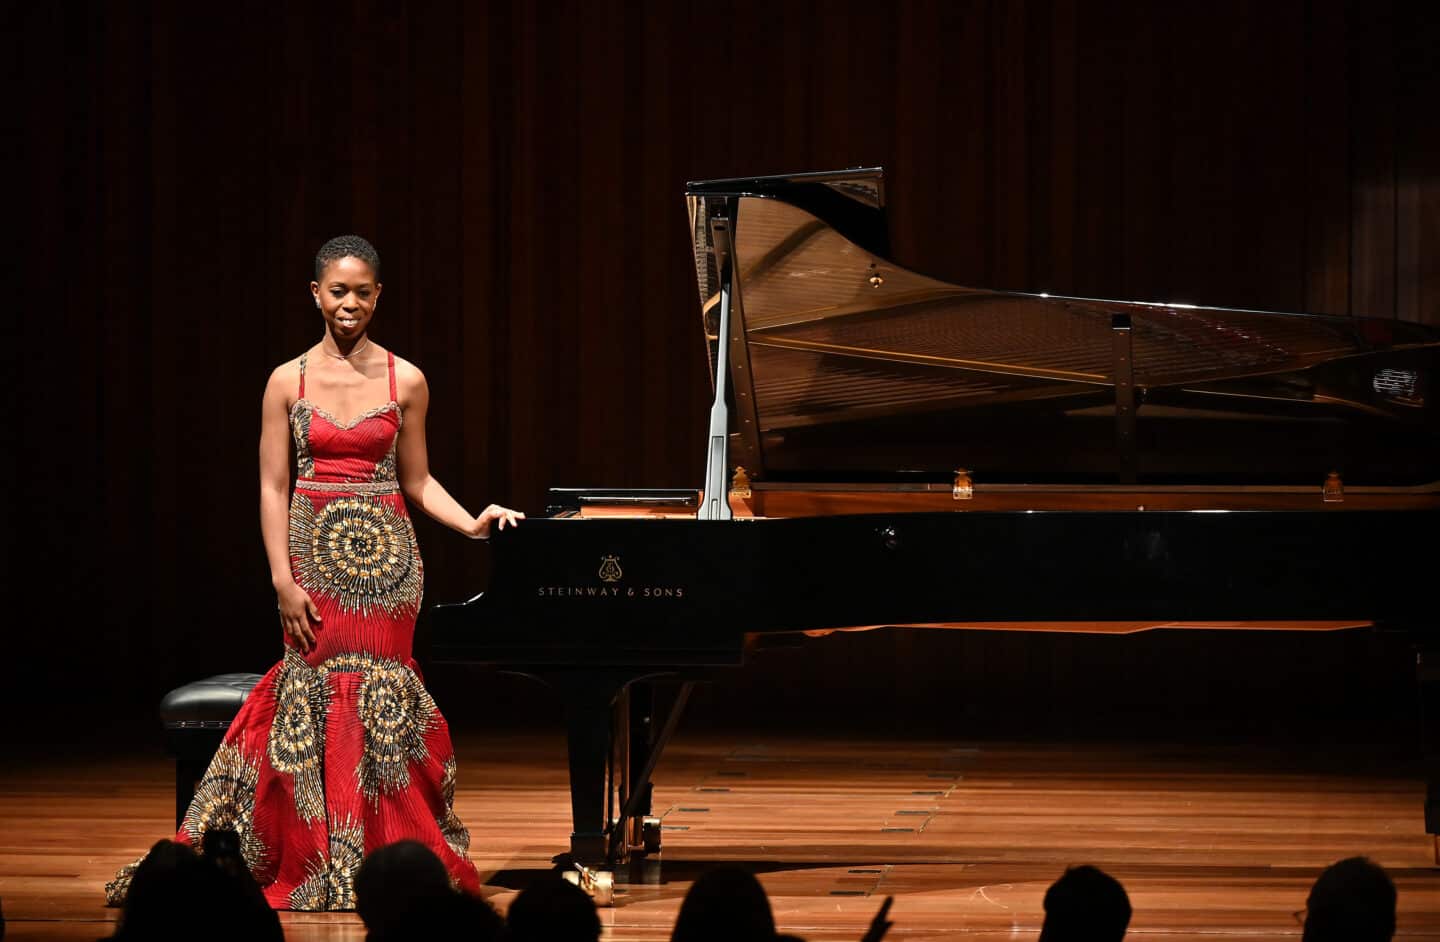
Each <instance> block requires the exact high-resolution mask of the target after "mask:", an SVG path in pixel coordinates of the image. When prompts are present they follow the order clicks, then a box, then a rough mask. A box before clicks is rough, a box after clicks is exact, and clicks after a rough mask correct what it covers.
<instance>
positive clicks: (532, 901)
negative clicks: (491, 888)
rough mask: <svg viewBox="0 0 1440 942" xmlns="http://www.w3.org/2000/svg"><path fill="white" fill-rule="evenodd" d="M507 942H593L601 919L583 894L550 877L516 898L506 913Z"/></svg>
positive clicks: (533, 885)
mask: <svg viewBox="0 0 1440 942" xmlns="http://www.w3.org/2000/svg"><path fill="white" fill-rule="evenodd" d="M505 925H506V926H507V927H508V928H509V930H510V942H595V940H596V939H598V938H600V917H599V916H598V915H597V914H596V912H595V902H594V901H593V900H592V899H590V897H589V896H587V895H586V894H585V891H584V890H582V889H580V888H579V887H578V886H575V885H574V884H573V883H570V882H568V881H566V880H564V879H562V878H561V877H560V876H559V875H558V874H551V875H549V876H547V877H545V878H544V879H542V880H540V881H538V882H536V883H532V884H530V885H529V886H527V887H526V888H525V889H524V890H522V891H521V893H520V895H519V896H517V897H515V902H513V903H511V904H510V909H509V910H508V911H507V912H506V913H505Z"/></svg>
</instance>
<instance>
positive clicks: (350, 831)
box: [290, 819, 365, 912]
mask: <svg viewBox="0 0 1440 942" xmlns="http://www.w3.org/2000/svg"><path fill="white" fill-rule="evenodd" d="M364 858H365V826H364V825H363V824H362V823H361V822H359V821H355V820H352V819H345V820H341V821H333V822H331V824H330V841H329V853H326V852H325V851H324V850H321V851H319V852H317V853H316V855H315V857H314V858H312V859H311V860H310V862H309V863H308V864H306V866H305V874H306V876H305V881H304V882H303V883H301V884H300V885H299V886H297V887H295V889H294V890H292V891H291V892H290V908H291V909H293V910H297V911H301V912H324V911H327V910H335V909H354V908H355V873H356V871H358V870H359V869H360V863H361V862H362V861H363V860H364Z"/></svg>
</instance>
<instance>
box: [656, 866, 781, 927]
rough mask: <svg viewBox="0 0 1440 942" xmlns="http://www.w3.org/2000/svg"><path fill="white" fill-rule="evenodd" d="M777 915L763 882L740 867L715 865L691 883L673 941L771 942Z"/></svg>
mask: <svg viewBox="0 0 1440 942" xmlns="http://www.w3.org/2000/svg"><path fill="white" fill-rule="evenodd" d="M774 938H775V916H774V914H773V913H771V911H770V898H769V897H768V896H766V895H765V889H764V888H763V887H762V886H761V885H760V881H759V880H757V879H755V877H754V876H753V875H752V874H750V873H749V872H747V871H745V870H741V869H740V868H739V867H716V868H715V869H714V870H710V871H708V872H707V873H705V874H703V875H702V876H701V877H700V879H698V880H696V881H695V882H694V883H693V884H692V885H691V886H690V892H688V893H686V894H685V902H683V903H681V904H680V914H679V915H678V916H677V917H676V918H675V928H674V930H673V931H672V932H671V933H670V942H761V940H764V942H770V940H773V939H774Z"/></svg>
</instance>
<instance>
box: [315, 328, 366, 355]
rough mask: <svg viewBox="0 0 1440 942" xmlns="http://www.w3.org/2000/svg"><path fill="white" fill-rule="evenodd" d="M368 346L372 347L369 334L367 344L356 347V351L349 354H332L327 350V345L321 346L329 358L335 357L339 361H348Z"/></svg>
mask: <svg viewBox="0 0 1440 942" xmlns="http://www.w3.org/2000/svg"><path fill="white" fill-rule="evenodd" d="M368 346H370V337H369V335H368V334H367V335H366V337H365V342H364V343H362V344H361V345H360V346H358V347H356V348H355V349H354V350H351V351H350V352H349V353H331V352H330V351H329V350H326V349H325V345H324V344H323V343H322V344H321V345H320V349H321V351H322V352H324V354H325V355H326V356H327V357H334V358H335V359H337V360H348V359H350V358H351V357H353V356H354V355H355V354H357V353H359V352H360V351H361V350H364V349H365V348H366V347H368Z"/></svg>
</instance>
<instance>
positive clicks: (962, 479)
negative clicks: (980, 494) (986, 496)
mask: <svg viewBox="0 0 1440 942" xmlns="http://www.w3.org/2000/svg"><path fill="white" fill-rule="evenodd" d="M950 496H951V497H953V498H955V499H956V500H970V499H971V498H973V497H974V496H975V484H974V482H973V481H971V480H970V472H969V471H966V470H965V469H964V468H956V469H955V483H954V484H952V485H951V486H950Z"/></svg>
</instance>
